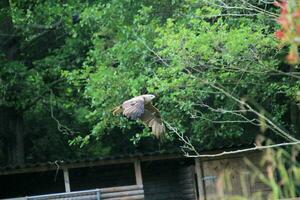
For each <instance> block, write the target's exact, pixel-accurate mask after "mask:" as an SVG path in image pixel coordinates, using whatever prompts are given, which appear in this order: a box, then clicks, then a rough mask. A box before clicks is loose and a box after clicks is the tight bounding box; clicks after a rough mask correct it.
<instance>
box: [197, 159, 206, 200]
mask: <svg viewBox="0 0 300 200" xmlns="http://www.w3.org/2000/svg"><path fill="white" fill-rule="evenodd" d="M195 173H196V176H197V183H198V194H199V200H204V199H206V197H205V190H204V187H205V185H204V181H203V167H202V163H201V160H200V158H195Z"/></svg>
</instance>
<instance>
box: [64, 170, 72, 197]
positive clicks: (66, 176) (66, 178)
mask: <svg viewBox="0 0 300 200" xmlns="http://www.w3.org/2000/svg"><path fill="white" fill-rule="evenodd" d="M63 172H64V182H65V191H66V192H71V187H70V178H69V171H68V168H64V169H63Z"/></svg>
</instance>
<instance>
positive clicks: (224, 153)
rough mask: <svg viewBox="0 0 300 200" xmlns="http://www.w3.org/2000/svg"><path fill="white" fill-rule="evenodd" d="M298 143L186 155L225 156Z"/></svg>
mask: <svg viewBox="0 0 300 200" xmlns="http://www.w3.org/2000/svg"><path fill="white" fill-rule="evenodd" d="M297 144H300V141H298V142H288V143H287V142H285V143H279V144H273V145H265V146H255V147H252V148H247V149H239V150H234V151H223V152H222V153H217V154H198V155H186V156H187V157H195V158H209V157H219V156H224V155H230V154H237V153H243V152H248V151H256V150H263V149H269V148H276V147H283V146H291V145H297Z"/></svg>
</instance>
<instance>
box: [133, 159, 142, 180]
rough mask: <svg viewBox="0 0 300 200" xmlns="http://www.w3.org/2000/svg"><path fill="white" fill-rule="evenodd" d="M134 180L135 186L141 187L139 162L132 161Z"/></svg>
mask: <svg viewBox="0 0 300 200" xmlns="http://www.w3.org/2000/svg"><path fill="white" fill-rule="evenodd" d="M134 171H135V179H136V184H137V185H143V178H142V170H141V162H140V161H139V160H135V161H134Z"/></svg>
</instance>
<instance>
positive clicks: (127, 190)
mask: <svg viewBox="0 0 300 200" xmlns="http://www.w3.org/2000/svg"><path fill="white" fill-rule="evenodd" d="M54 199H56V200H70V199H72V200H99V199H101V200H143V199H144V190H143V186H142V185H130V186H121V187H111V188H102V189H95V190H87V191H78V192H69V193H60V194H50V195H41V196H31V197H28V200H54Z"/></svg>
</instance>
